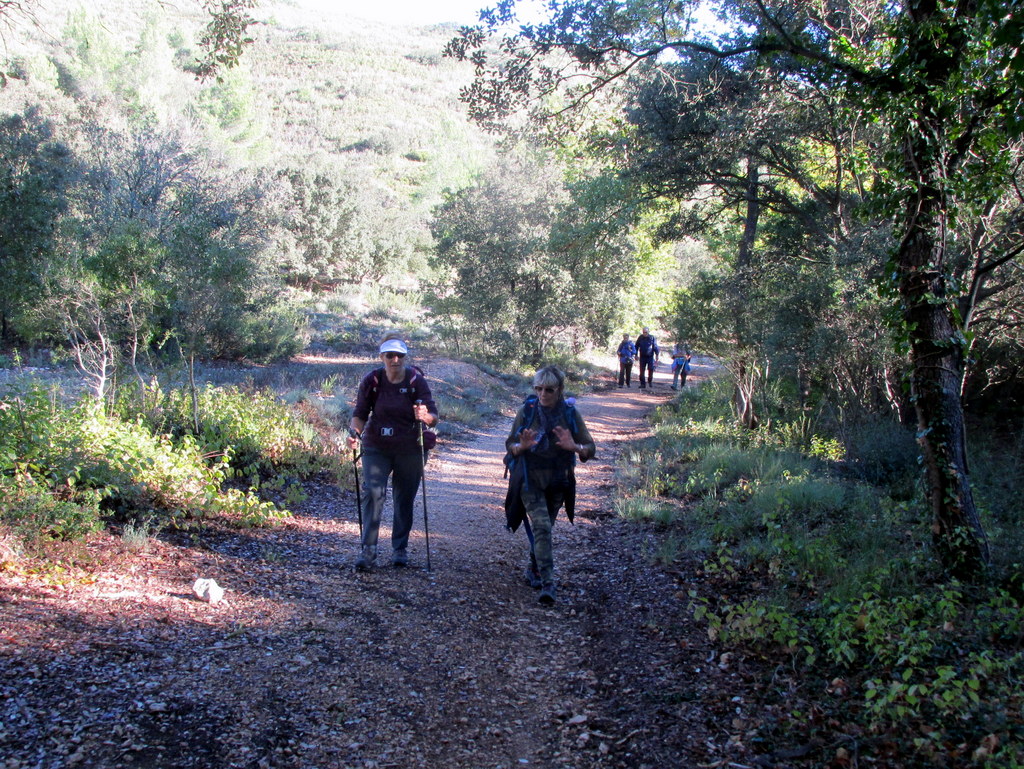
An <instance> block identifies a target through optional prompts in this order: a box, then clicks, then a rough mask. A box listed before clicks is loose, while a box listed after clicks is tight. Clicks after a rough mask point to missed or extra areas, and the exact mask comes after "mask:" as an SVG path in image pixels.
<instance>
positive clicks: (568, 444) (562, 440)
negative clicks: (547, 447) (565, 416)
mask: <svg viewBox="0 0 1024 769" xmlns="http://www.w3.org/2000/svg"><path fill="white" fill-rule="evenodd" d="M552 431H553V432H554V433H555V437H556V438H557V439H558V441H557V443H556V445H557V446H558V448H560V449H565V450H566V451H576V439H575V438H573V437H572V433H571V432H570V431H569V430H568V428H565V427H562V426H561V425H557V426H555V427H554V428H552Z"/></svg>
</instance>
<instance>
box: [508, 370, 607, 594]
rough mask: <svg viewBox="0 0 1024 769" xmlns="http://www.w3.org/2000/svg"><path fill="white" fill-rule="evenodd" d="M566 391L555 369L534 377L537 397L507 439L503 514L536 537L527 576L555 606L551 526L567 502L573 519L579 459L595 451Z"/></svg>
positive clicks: (529, 402) (523, 410)
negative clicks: (508, 474) (508, 471)
mask: <svg viewBox="0 0 1024 769" xmlns="http://www.w3.org/2000/svg"><path fill="white" fill-rule="evenodd" d="M564 387H565V376H564V375H563V374H562V372H561V371H559V370H558V369H557V368H556V367H554V366H545V367H544V368H542V369H540V370H539V371H538V372H537V373H536V374H535V375H534V377H533V389H534V392H535V393H536V396H531V397H530V398H528V399H527V400H526V402H525V403H524V404H523V406H522V408H521V409H520V410H519V413H518V414H517V415H516V418H515V421H514V422H513V423H512V430H511V431H510V432H509V434H508V438H507V439H506V441H505V448H506V449H507V450H508V452H509V453H510V454H511V455H512V465H511V466H510V469H511V477H510V480H509V493H508V496H507V497H506V499H505V514H506V518H507V520H508V522H509V526H510V528H511V529H512V530H513V531H515V529H516V527H517V526H518V525H519V523H520V522H521V521H522V516H525V518H526V520H525V524H526V528H527V535H528V536H531V535H532V540H531V547H530V568H529V569H528V571H527V578H528V579H529V581H530V584H531V585H532V586H533V587H539V588H540V595H539V596H538V599H537V600H538V601H539V602H540V603H542V604H546V605H551V604H553V603H554V602H555V581H554V560H553V557H552V552H551V528H552V526H553V524H554V522H555V516H556V515H557V514H558V509H559V507H561V505H562V503H563V502H564V504H565V508H566V515H568V517H569V520H570V521H571V520H572V515H573V511H574V508H575V500H576V497H575V494H576V476H575V473H574V470H573V468H574V467H575V465H576V457H577V456H579V458H580V460H581V461H583V462H586V461H587V460H588V459H590V458H591V457H593V456H594V453H595V451H596V447H595V446H594V441H593V439H592V438H591V437H590V432H589V431H588V430H587V426H586V425H585V424H583V418H582V417H581V416H580V415H579V413H577V412H576V408H575V406H574V405H573V404H571V403H567V402H566V401H565V399H564V397H563V394H564ZM534 564H535V565H534Z"/></svg>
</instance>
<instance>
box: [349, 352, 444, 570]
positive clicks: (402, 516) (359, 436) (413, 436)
mask: <svg viewBox="0 0 1024 769" xmlns="http://www.w3.org/2000/svg"><path fill="white" fill-rule="evenodd" d="M408 354H409V350H408V348H407V347H406V345H405V342H403V341H402V340H401V339H397V338H395V337H388V338H386V339H385V340H384V341H383V342H382V343H381V346H380V359H381V361H382V362H383V364H384V365H383V367H382V368H378V369H376V370H375V371H371V372H370V373H369V374H367V375H366V376H365V377H363V379H362V381H361V382H360V383H359V390H358V392H357V394H356V405H355V408H353V409H352V419H351V421H350V422H349V439H348V445H349V448H350V449H354V448H355V447H356V446H357V445H358V444H359V442H362V444H363V479H362V480H363V509H362V510H361V511H360V515H361V517H362V529H363V539H362V542H361V543H360V544H361V548H360V552H359V557H358V559H356V563H355V567H356V570H357V571H368V570H369V569H370V568H372V567H373V562H374V561H375V560H376V558H377V534H378V531H379V530H380V519H381V514H382V513H383V511H384V498H385V496H386V494H387V485H388V477H389V476H390V477H391V489H392V493H393V494H394V503H395V504H394V507H395V515H394V522H393V525H392V527H391V564H392V566H395V567H403V566H406V565H407V564H408V563H409V556H408V554H407V547H408V544H409V532H410V531H412V513H413V503H414V502H415V501H416V492H417V490H418V489H419V486H420V478H421V476H422V474H423V453H422V449H421V446H420V443H419V441H420V426H419V425H418V424H417V423H418V422H422V423H423V424H424V425H426V426H427V427H430V426H431V425H435V424H437V419H438V417H437V405H436V404H435V403H434V398H433V397H432V396H431V394H430V385H428V384H427V380H426V379H424V377H423V374H422V372H421V371H420V370H419V369H417V368H416V367H415V366H407V365H406V361H405V357H406V355H408Z"/></svg>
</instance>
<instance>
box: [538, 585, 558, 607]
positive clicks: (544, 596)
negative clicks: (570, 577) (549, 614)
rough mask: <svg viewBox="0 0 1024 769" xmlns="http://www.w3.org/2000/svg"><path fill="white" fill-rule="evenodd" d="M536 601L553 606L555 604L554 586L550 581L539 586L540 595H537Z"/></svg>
mask: <svg viewBox="0 0 1024 769" xmlns="http://www.w3.org/2000/svg"><path fill="white" fill-rule="evenodd" d="M537 603H539V604H542V605H544V606H554V605H555V586H554V585H552V584H551V583H548V584H546V585H544V586H543V587H541V589H540V595H539V596H537Z"/></svg>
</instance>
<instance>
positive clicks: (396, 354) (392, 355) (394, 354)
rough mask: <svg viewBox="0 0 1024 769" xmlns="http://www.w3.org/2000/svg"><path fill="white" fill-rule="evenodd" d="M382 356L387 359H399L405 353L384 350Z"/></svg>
mask: <svg viewBox="0 0 1024 769" xmlns="http://www.w3.org/2000/svg"><path fill="white" fill-rule="evenodd" d="M384 357H385V358H387V359H388V360H392V359H393V358H398V359H399V360H401V359H402V358H404V357H405V353H404V352H386V353H384Z"/></svg>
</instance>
